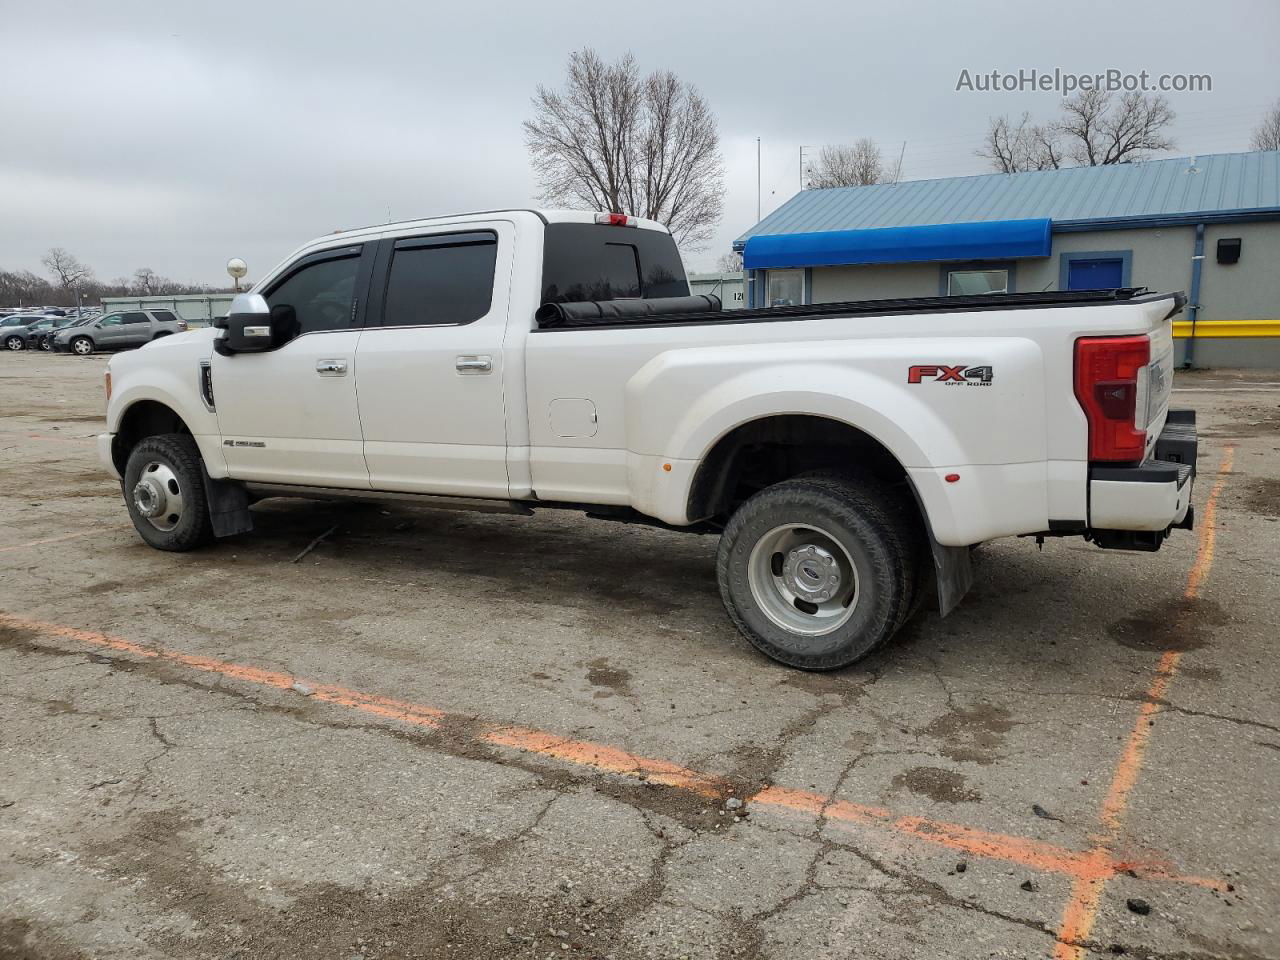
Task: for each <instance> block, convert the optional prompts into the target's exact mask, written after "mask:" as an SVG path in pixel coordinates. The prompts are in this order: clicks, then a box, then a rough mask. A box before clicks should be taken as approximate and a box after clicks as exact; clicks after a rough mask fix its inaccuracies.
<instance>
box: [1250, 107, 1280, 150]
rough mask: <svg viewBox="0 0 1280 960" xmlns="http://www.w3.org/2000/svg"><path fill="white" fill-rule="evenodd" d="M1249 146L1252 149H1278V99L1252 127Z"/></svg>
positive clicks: (1279, 139)
mask: <svg viewBox="0 0 1280 960" xmlns="http://www.w3.org/2000/svg"><path fill="white" fill-rule="evenodd" d="M1249 146H1250V147H1252V148H1253V149H1254V150H1280V100H1277V101H1276V102H1275V103H1273V104H1272V105H1271V109H1270V110H1268V111H1267V112H1266V114H1265V115H1264V116H1263V118H1262V122H1261V123H1259V124H1258V125H1257V126H1256V127H1254V129H1253V139H1252V140H1250V141H1249Z"/></svg>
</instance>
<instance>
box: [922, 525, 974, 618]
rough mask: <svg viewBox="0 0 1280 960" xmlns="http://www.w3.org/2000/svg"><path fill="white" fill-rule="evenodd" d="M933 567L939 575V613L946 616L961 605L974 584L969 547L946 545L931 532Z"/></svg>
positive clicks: (930, 543) (930, 542)
mask: <svg viewBox="0 0 1280 960" xmlns="http://www.w3.org/2000/svg"><path fill="white" fill-rule="evenodd" d="M929 546H930V547H931V548H932V550H933V569H934V571H935V572H936V573H937V575H938V614H939V616H943V617H945V616H946V615H947V614H948V613H950V612H951V611H952V610H954V609H955V608H956V607H958V606H959V605H960V601H961V600H963V599H964V595H965V594H966V593H968V592H969V588H970V587H971V586H973V564H972V562H971V561H970V560H969V548H968V547H944V546H943V545H942V544H940V543H939V542H938V541H937V540H935V539H933V533H932V532H930V533H929Z"/></svg>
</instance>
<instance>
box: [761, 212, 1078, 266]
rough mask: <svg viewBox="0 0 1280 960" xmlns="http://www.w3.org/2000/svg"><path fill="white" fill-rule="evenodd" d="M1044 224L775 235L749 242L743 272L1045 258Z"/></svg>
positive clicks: (933, 225)
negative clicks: (867, 264)
mask: <svg viewBox="0 0 1280 960" xmlns="http://www.w3.org/2000/svg"><path fill="white" fill-rule="evenodd" d="M1049 227H1050V221H1048V220H984V221H981V222H978V223H931V224H927V225H925V226H919V227H879V228H877V229H874V230H828V231H824V232H821V233H775V234H770V235H767V236H765V235H761V236H756V237H751V238H750V239H748V240H747V243H746V247H745V249H744V250H743V252H742V265H743V266H744V267H745V268H746V269H748V270H759V269H762V268H769V267H828V266H833V265H835V264H845V263H929V262H935V261H939V260H1016V259H1018V258H1020V257H1047V256H1049V252H1050V249H1051V246H1052V242H1053V241H1052V239H1051V238H1050V236H1049Z"/></svg>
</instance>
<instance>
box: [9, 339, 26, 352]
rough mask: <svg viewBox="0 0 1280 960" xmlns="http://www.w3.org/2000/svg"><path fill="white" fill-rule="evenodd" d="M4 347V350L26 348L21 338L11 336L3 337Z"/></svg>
mask: <svg viewBox="0 0 1280 960" xmlns="http://www.w3.org/2000/svg"><path fill="white" fill-rule="evenodd" d="M4 346H5V349H6V350H21V349H23V348H24V347H25V346H26V344H25V343H24V342H23V341H22V338H21V337H17V336H13V337H5V339H4Z"/></svg>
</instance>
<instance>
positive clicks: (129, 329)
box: [112, 310, 151, 347]
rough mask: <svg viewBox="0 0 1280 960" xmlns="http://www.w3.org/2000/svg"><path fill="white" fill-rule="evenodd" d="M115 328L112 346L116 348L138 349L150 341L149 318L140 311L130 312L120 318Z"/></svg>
mask: <svg viewBox="0 0 1280 960" xmlns="http://www.w3.org/2000/svg"><path fill="white" fill-rule="evenodd" d="M121 319H122V322H121V324H120V326H119V327H117V328H116V333H115V337H116V339H115V340H113V342H112V345H113V346H117V347H140V346H142V344H144V343H146V342H147V341H148V340H150V339H151V318H150V317H149V316H147V315H146V314H145V313H143V312H142V311H141V310H131V311H129V312H128V313H126V314H124V315H123V317H122V318H121Z"/></svg>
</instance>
